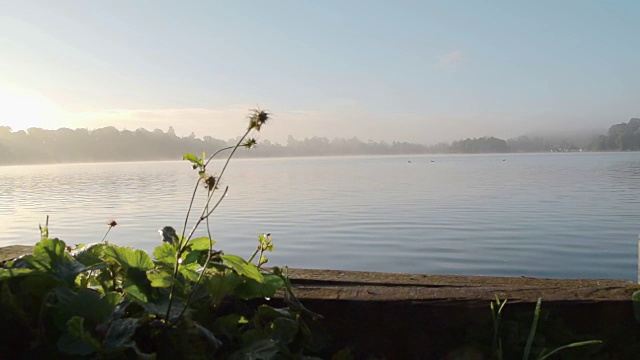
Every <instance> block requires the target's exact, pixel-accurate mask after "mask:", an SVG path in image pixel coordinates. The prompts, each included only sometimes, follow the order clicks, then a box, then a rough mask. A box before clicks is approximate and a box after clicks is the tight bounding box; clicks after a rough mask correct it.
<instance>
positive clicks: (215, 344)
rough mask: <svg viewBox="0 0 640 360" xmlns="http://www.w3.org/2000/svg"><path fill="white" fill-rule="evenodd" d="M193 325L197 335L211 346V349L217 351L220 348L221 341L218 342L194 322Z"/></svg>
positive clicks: (212, 335)
mask: <svg viewBox="0 0 640 360" xmlns="http://www.w3.org/2000/svg"><path fill="white" fill-rule="evenodd" d="M193 325H194V326H195V328H196V331H197V332H198V335H200V336H201V337H202V338H204V339H205V340H206V341H207V343H209V345H211V347H213V348H214V349H216V350H217V349H218V348H219V347H220V346H222V341H220V340H218V338H217V337H216V336H215V335H214V334H213V333H212V332H211V331H210V330H209V329H207V328H205V327H204V326H202V325H200V324H198V323H196V322H194V324H193Z"/></svg>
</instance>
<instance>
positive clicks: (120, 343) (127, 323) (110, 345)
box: [102, 318, 139, 352]
mask: <svg viewBox="0 0 640 360" xmlns="http://www.w3.org/2000/svg"><path fill="white" fill-rule="evenodd" d="M138 326H139V319H137V318H124V319H118V320H114V321H112V322H111V324H109V329H107V335H106V336H105V338H104V341H103V343H102V344H103V348H104V349H105V350H106V351H111V352H114V351H121V350H124V349H127V348H130V347H133V346H135V341H134V340H133V335H134V334H135V332H136V329H137V328H138Z"/></svg>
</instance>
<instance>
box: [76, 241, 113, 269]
mask: <svg viewBox="0 0 640 360" xmlns="http://www.w3.org/2000/svg"><path fill="white" fill-rule="evenodd" d="M106 247H107V244H105V243H95V244H89V245H86V246H83V247H81V248H78V249H76V250H73V251H72V252H71V256H72V257H73V258H75V259H76V260H77V261H79V262H80V263H81V264H82V265H84V266H92V265H96V264H100V263H102V262H103V261H102V257H101V256H102V252H103V251H104V249H105V248H106Z"/></svg>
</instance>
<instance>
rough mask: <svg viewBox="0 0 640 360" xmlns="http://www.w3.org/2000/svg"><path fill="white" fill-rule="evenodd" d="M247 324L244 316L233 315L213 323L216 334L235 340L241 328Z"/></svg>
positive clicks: (220, 318)
mask: <svg viewBox="0 0 640 360" xmlns="http://www.w3.org/2000/svg"><path fill="white" fill-rule="evenodd" d="M246 323H248V321H247V319H246V318H245V317H244V316H241V315H240V314H235V313H233V314H229V315H225V316H222V317H219V318H217V319H216V321H214V322H213V331H214V332H215V333H216V334H220V335H223V336H226V337H227V338H229V339H233V338H234V337H235V336H237V334H238V330H239V329H240V327H241V326H242V325H244V324H246Z"/></svg>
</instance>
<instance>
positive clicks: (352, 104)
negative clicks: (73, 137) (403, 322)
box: [0, 0, 640, 144]
mask: <svg viewBox="0 0 640 360" xmlns="http://www.w3.org/2000/svg"><path fill="white" fill-rule="evenodd" d="M638 18H640V1H634V0H630V1H624V0H616V1H600V0H599V1H589V0H576V1H570V0H563V1H555V0H554V1H546V0H541V1H530V2H521V1H492V2H480V1H418V2H416V1H386V2H382V1H330V0H325V1H302V0H300V1H186V2H178V1H165V0H156V1H133V2H132V1H121V0H110V1H79V0H78V1H68V0H57V1H46V0H42V1H31V0H22V1H3V4H2V11H0V33H1V34H3V35H2V36H1V37H0V54H1V56H0V69H1V70H0V125H8V126H11V127H12V128H13V129H14V130H17V129H26V128H29V127H32V126H36V127H44V128H53V129H55V128H59V127H70V128H78V127H83V128H84V127H86V128H90V129H92V128H96V127H103V126H108V125H113V126H116V127H117V128H119V129H124V128H126V129H129V130H135V129H137V128H140V127H144V128H146V129H149V130H153V129H155V128H159V129H162V130H164V131H166V130H167V128H168V127H169V126H173V127H174V128H175V129H176V132H177V133H178V134H180V135H188V134H190V133H191V132H192V131H193V132H195V133H196V135H198V136H204V135H210V136H214V137H217V138H222V139H228V138H231V137H235V136H237V135H238V134H239V133H240V131H242V130H243V129H244V126H245V121H244V120H245V117H246V114H247V113H248V112H247V110H248V109H250V108H255V107H261V108H264V109H267V110H270V111H271V112H272V113H273V114H274V116H273V119H274V121H273V122H272V123H271V124H269V126H268V127H266V128H265V129H264V133H263V134H262V135H261V139H270V140H272V141H277V142H285V141H286V138H287V136H288V135H293V136H294V137H296V138H304V137H312V136H326V137H329V138H334V137H344V138H350V137H353V136H357V137H358V138H360V139H361V140H363V141H366V140H368V139H372V140H376V141H379V140H386V141H393V140H399V141H410V142H418V143H427V144H429V143H435V142H438V141H451V140H455V139H459V138H463V137H464V138H466V137H477V136H487V135H493V136H498V137H502V138H508V137H513V136H517V135H521V134H523V133H527V132H531V131H545V130H556V131H574V130H580V129H597V130H599V131H602V132H604V131H606V129H607V128H608V126H610V125H611V124H613V123H619V122H623V121H624V122H626V121H628V120H629V118H631V117H640V66H639V64H640V47H639V46H638V44H639V41H640V40H639V39H640V22H638Z"/></svg>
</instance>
